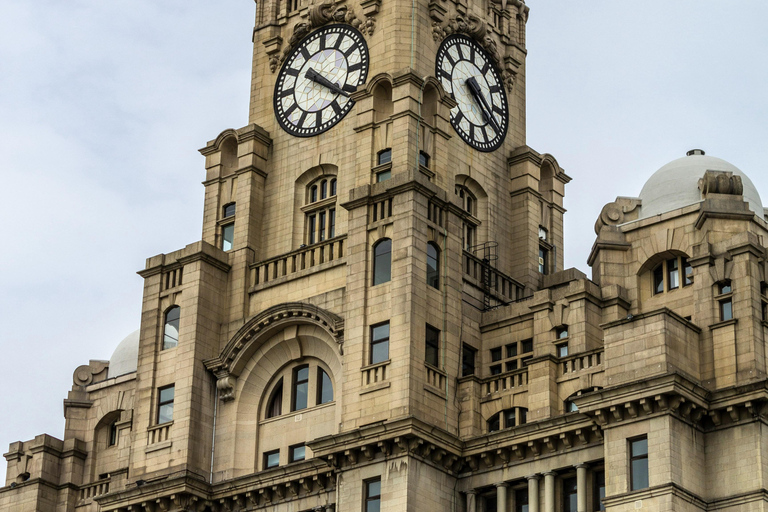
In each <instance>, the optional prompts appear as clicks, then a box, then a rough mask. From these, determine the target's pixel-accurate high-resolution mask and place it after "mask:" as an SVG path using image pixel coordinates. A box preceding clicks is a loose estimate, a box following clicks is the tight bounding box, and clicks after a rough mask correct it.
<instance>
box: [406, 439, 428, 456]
mask: <svg viewBox="0 0 768 512" xmlns="http://www.w3.org/2000/svg"><path fill="white" fill-rule="evenodd" d="M423 444H424V440H422V439H411V441H410V442H409V443H408V451H409V452H410V453H416V450H418V449H419V447H420V446H421V445H423Z"/></svg>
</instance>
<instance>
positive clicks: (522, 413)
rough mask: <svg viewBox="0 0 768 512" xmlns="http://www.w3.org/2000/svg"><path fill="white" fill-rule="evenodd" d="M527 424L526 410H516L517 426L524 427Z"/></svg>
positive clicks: (520, 408) (519, 408) (522, 408)
mask: <svg viewBox="0 0 768 512" xmlns="http://www.w3.org/2000/svg"><path fill="white" fill-rule="evenodd" d="M526 423H528V409H526V408H524V407H518V408H517V424H518V425H525V424H526Z"/></svg>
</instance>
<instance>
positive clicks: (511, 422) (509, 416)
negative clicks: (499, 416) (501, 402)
mask: <svg viewBox="0 0 768 512" xmlns="http://www.w3.org/2000/svg"><path fill="white" fill-rule="evenodd" d="M515 425H517V423H516V422H515V409H514V407H513V408H511V409H506V410H505V411H504V428H512V427H514V426H515Z"/></svg>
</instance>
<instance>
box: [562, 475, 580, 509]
mask: <svg viewBox="0 0 768 512" xmlns="http://www.w3.org/2000/svg"><path fill="white" fill-rule="evenodd" d="M563 512H577V500H576V479H575V478H564V479H563Z"/></svg>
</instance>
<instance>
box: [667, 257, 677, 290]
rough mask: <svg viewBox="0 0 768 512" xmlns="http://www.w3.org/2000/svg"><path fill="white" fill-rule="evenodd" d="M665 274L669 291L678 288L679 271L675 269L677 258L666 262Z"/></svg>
mask: <svg viewBox="0 0 768 512" xmlns="http://www.w3.org/2000/svg"><path fill="white" fill-rule="evenodd" d="M667 274H668V275H669V289H670V290H674V289H675V288H678V287H679V286H680V270H679V269H678V267H677V258H673V259H671V260H667Z"/></svg>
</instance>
